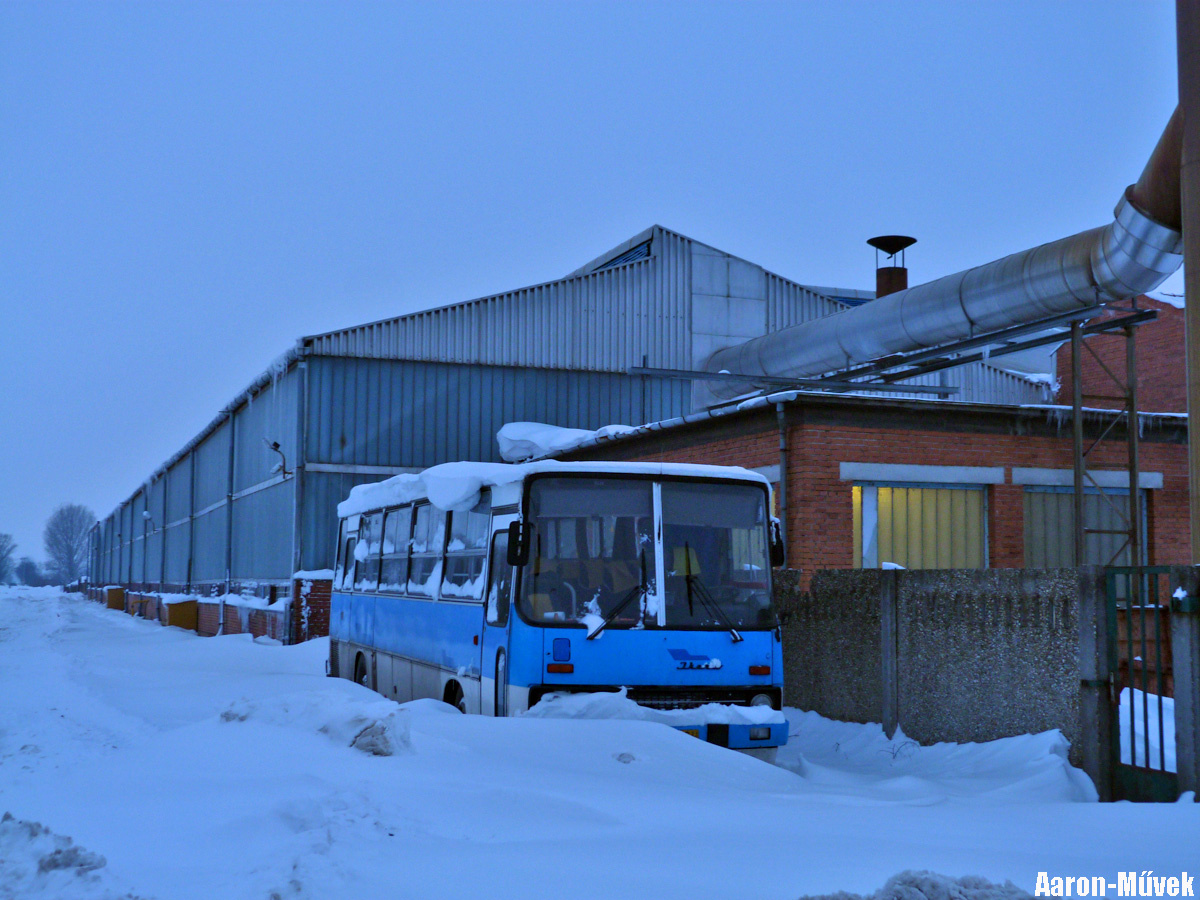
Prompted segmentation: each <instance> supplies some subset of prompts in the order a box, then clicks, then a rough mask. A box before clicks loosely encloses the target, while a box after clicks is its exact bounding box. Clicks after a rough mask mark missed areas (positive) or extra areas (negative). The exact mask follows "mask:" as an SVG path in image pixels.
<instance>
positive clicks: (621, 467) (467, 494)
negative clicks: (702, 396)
mask: <svg viewBox="0 0 1200 900" xmlns="http://www.w3.org/2000/svg"><path fill="white" fill-rule="evenodd" d="M591 472H595V473H598V474H604V473H608V474H616V475H675V476H681V477H689V476H690V477H694V478H700V477H708V478H729V479H734V480H736V481H749V482H754V483H757V484H764V485H765V484H768V482H767V479H766V478H764V477H763V476H762V475H760V474H759V473H757V472H751V471H750V470H749V469H743V468H741V467H740V466H706V465H698V464H694V463H662V462H604V461H596V462H560V461H559V460H555V459H543V460H537V461H535V462H526V463H487V462H468V461H462V462H449V463H442V464H441V465H437V466H431V467H430V468H428V469H426V470H425V471H423V472H419V473H417V474H411V473H405V474H402V475H393V476H392V477H391V478H388V479H385V480H383V481H376V482H372V483H371V484H360V485H358V486H357V487H354V488H351V489H350V496H348V497H347V498H346V499H345V500H343V501H342V502H341V503H339V504H338V508H337V510H338V516H339V517H341V518H345V517H346V516H353V515H358V514H361V513H365V512H370V511H372V510H378V509H384V508H385V507H388V506H399V505H401V504H404V503H411V502H413V501H414V500H423V499H425V498H428V499H429V502H430V503H432V504H433V505H434V506H436V507H437V508H438V509H445V510H459V511H462V510H467V509H471V508H472V507H473V506H475V504H477V503H478V502H479V494H480V491H482V490H483V489H484V488H492V487H500V486H503V485H506V484H514V483H515V482H518V481H521V480H522V479H524V478H527V477H528V476H530V475H540V474H545V473H556V474H564V475H567V474H585V473H591Z"/></svg>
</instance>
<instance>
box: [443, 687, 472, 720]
mask: <svg viewBox="0 0 1200 900" xmlns="http://www.w3.org/2000/svg"><path fill="white" fill-rule="evenodd" d="M445 700H446V702H447V703H449V704H450V705H451V706H453V707H454V708H455V709H457V710H458V711H459V712H460V713H466V711H467V698H466V697H465V696H463V689H462V686H461V685H460V684H459V683H458V682H457V681H452V682H450V683H449V684H448V685H446V696H445Z"/></svg>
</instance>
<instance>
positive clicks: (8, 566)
mask: <svg viewBox="0 0 1200 900" xmlns="http://www.w3.org/2000/svg"><path fill="white" fill-rule="evenodd" d="M16 550H17V542H16V541H14V540H13V536H12V535H11V534H0V584H8V583H9V582H10V581H12V580H13V555H14V554H15V553H16Z"/></svg>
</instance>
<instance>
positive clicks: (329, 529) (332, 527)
mask: <svg viewBox="0 0 1200 900" xmlns="http://www.w3.org/2000/svg"><path fill="white" fill-rule="evenodd" d="M380 480H382V479H381V478H380V477H379V476H378V475H338V474H331V473H328V472H310V473H308V474H306V475H305V477H304V514H303V515H304V521H303V523H302V530H301V548H300V567H301V568H302V569H305V570H308V571H312V570H315V569H332V568H333V563H334V556H335V554H336V551H337V537H338V514H337V505H338V504H339V503H341V502H342V501H343V500H345V499H346V496H347V495H348V494H349V493H350V489H351V488H352V487H354V486H355V485H359V484H368V483H370V482H372V481H380Z"/></svg>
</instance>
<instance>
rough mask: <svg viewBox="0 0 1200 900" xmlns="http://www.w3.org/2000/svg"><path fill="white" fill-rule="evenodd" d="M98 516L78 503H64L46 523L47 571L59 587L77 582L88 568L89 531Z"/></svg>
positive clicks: (44, 538) (44, 537)
mask: <svg viewBox="0 0 1200 900" xmlns="http://www.w3.org/2000/svg"><path fill="white" fill-rule="evenodd" d="M95 524H96V514H95V513H93V512H92V511H91V510H90V509H88V508H87V507H86V506H80V505H79V504H78V503H64V504H63V505H62V506H60V507H59V508H58V509H56V510H55V511H54V512H52V513H51V514H50V518H49V519H48V520H47V521H46V531H45V533H44V535H43V540H44V541H45V543H46V556H47V558H48V561H47V568H48V569H49V571H50V573H51V575H52V576H53V578H54V580H55V581H57V582H58V583H59V584H70V583H71V582H72V581H78V580H79V578H80V577H81V576H82V575H83V573H84V571H85V570H86V569H87V557H88V532H89V531H91V529H92V526H93V525H95Z"/></svg>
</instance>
